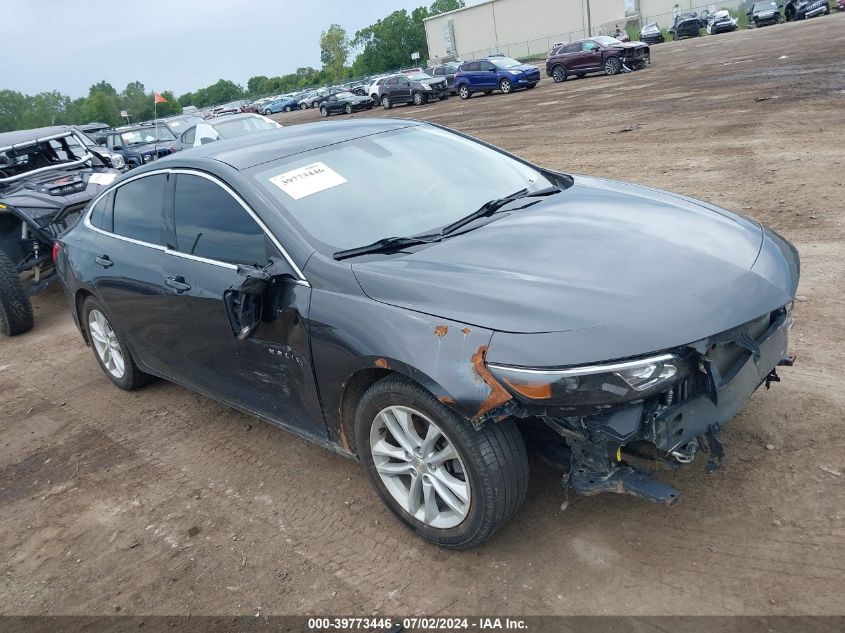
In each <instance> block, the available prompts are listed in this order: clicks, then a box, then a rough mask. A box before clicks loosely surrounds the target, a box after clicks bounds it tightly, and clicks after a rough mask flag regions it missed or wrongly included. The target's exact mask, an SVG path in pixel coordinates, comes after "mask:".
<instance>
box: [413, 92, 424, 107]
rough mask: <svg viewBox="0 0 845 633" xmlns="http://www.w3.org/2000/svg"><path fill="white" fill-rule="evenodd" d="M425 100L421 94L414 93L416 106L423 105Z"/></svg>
mask: <svg viewBox="0 0 845 633" xmlns="http://www.w3.org/2000/svg"><path fill="white" fill-rule="evenodd" d="M422 102H423V98H422V95H421V94H420V93H419V92H415V93H414V105H422Z"/></svg>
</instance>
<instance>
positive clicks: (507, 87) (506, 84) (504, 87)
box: [499, 77, 513, 94]
mask: <svg viewBox="0 0 845 633" xmlns="http://www.w3.org/2000/svg"><path fill="white" fill-rule="evenodd" d="M499 90H501V91H502V92H503V93H504V94H508V93H510V92H511V91H512V90H513V84H512V83H511V80H510V79H508V78H507V77H505V78H504V79H502V81H500V82H499Z"/></svg>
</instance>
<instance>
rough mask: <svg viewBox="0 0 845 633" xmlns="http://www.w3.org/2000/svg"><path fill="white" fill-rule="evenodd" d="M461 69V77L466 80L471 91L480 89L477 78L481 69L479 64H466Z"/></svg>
mask: <svg viewBox="0 0 845 633" xmlns="http://www.w3.org/2000/svg"><path fill="white" fill-rule="evenodd" d="M461 69H462V70H461V75H463V76H464V77H466V78H467V80H468V81H469V85H470V86H471V87H472V88H473V89H477V88H480V87H481V84H480V82H479V76H478V75H479V71H480V69H481V62H470V63H468V64H464V65H463V66H462V67H461Z"/></svg>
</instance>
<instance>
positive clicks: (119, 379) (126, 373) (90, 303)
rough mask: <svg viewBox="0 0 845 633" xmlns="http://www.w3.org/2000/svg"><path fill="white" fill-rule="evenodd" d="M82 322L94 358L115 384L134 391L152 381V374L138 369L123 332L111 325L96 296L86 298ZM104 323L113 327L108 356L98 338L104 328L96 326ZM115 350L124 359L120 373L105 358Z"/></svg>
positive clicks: (81, 317)
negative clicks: (97, 316)
mask: <svg viewBox="0 0 845 633" xmlns="http://www.w3.org/2000/svg"><path fill="white" fill-rule="evenodd" d="M94 313H97V314H99V316H100V317H102V320H100V319H98V318H95V317H92V314H94ZM92 320H93V321H95V322H96V323H97V324H98V325H97V326H94V325H93V324H92ZM80 323H81V324H82V327H84V328H85V332H86V334H87V335H88V342H89V343H90V345H91V350H92V351H93V352H94V358H96V359H97V362H98V363H99V364H100V368H101V369H102V370H103V373H104V374H105V375H106V377H107V378H108V379H109V380H111V381H112V382H113V383H114V384H115V385H117V386H118V387H120V388H121V389H124V390H126V391H132V390H133V389H138V388H139V387H143V386H144V385H146V384H147V383H149V382H151V381H152V379H153V377H152V376H150V375H149V374H145V373H144V372H142V371H141V370H140V369H138V366H137V365H136V364H135V361H134V360H133V359H132V355H131V354H130V353H129V348H128V347H127V346H126V342H125V338H124V336H123V334H122V333H121V332H120V330H118V329H117V328H115V327H114V326H112V325H111V323H110V321H109V317H107V316H106V311H105V310H104V309H103V306H102V305H100V302H99V301H97V300H96V299H95V298H94V297H88V298H87V299H86V300H85V303H83V304H82V314H81V315H80ZM103 323H105V324H106V325H107V326H108V327H109V328H110V329H111V334H110V335H109V336H108V339H109V344H110V347H111V349H110V353H109V355H107V356H106V355H104V353H103V352H102V351H101V344H100V343H98V339H97V338H96V337H97V336H98V335H100V336H101V335H102V334H103V330H102V329H100V330H99V331H98V330H97V329H95V327H97V328H101V327H102V324H103ZM115 352H119V353H120V355H121V357H122V361H123V371H122V373H121V374H120V375H117V374H116V372H115V371H114V370H113V369H112V368H110V365H108V363H107V361H105V360H104V358H113V356H112V355H113V354H114V353H115Z"/></svg>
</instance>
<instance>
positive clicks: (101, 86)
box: [88, 79, 117, 97]
mask: <svg viewBox="0 0 845 633" xmlns="http://www.w3.org/2000/svg"><path fill="white" fill-rule="evenodd" d="M95 92H102V93H103V94H106V95H108V96H110V97H117V90H115V89H114V86H112V85H111V84H110V83H109V82H107V81H106V80H105V79H104V80H103V81H101V82H99V83H96V84H94V85H93V86H91V87H90V88H89V89H88V96H89V97H90V96H91V95H93V94H94V93H95Z"/></svg>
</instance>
